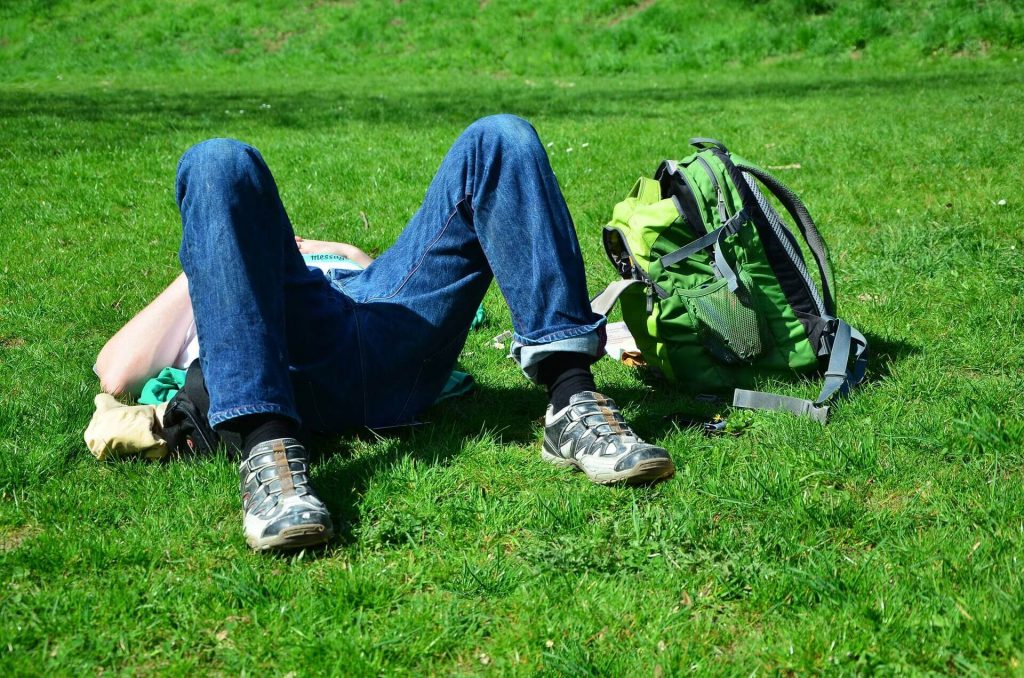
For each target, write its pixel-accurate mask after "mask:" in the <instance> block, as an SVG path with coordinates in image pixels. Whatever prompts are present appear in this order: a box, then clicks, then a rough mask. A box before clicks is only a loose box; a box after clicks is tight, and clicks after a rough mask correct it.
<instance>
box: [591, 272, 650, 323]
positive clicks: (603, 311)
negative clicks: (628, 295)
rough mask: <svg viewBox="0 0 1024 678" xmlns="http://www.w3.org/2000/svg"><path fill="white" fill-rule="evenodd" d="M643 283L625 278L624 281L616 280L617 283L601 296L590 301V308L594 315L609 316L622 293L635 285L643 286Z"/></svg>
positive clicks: (612, 284) (606, 289)
mask: <svg viewBox="0 0 1024 678" xmlns="http://www.w3.org/2000/svg"><path fill="white" fill-rule="evenodd" d="M642 284H643V282H642V281H640V280H637V279H635V278H625V279H623V280H616V281H615V282H613V283H611V284H610V285H608V287H606V288H604V291H602V292H601V293H600V294H598V295H597V296H596V297H594V298H593V299H591V300H590V308H591V309H592V310H593V311H594V313H598V314H600V315H604V316H606V315H608V313H609V312H610V311H611V310H612V308H613V307H614V306H615V302H616V301H618V300H619V297H621V296H622V293H623V292H625V291H626V290H627V289H628V288H630V287H632V286H633V285H642Z"/></svg>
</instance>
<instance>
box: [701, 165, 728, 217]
mask: <svg viewBox="0 0 1024 678" xmlns="http://www.w3.org/2000/svg"><path fill="white" fill-rule="evenodd" d="M697 160H699V161H700V164H701V167H703V168H704V171H705V172H707V175H708V179H711V185H712V186H714V187H715V194H716V195H717V196H718V218H719V219H720V220H721V221H722V223H721V225H722V226H725V222H727V221H729V212H728V210H726V209H725V195H724V194H723V193H722V186H721V184H719V183H718V177H716V176H715V171H714V170H713V169H711V165H709V164H708V161H707V160H705V159H704V158H702V157H700V156H699V155H698V156H697Z"/></svg>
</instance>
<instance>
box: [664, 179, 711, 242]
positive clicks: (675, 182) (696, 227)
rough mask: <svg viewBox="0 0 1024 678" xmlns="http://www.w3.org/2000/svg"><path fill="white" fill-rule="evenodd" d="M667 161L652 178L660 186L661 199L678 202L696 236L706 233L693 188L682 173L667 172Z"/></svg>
mask: <svg viewBox="0 0 1024 678" xmlns="http://www.w3.org/2000/svg"><path fill="white" fill-rule="evenodd" d="M669 169H670V165H669V163H668V161H665V162H662V163H661V165H659V166H658V170H657V171H656V172H655V173H654V178H655V179H657V180H658V184H659V185H660V186H661V197H662V198H673V197H674V198H675V199H676V200H677V201H678V202H679V209H680V210H681V211H682V213H683V219H685V220H686V223H687V224H689V225H690V228H692V229H693V232H694V233H696V234H697V235H698V236H700V235H704V234H705V233H707V232H708V230H709V229H708V227H707V225H706V224H705V223H704V219H703V218H702V217H701V211H700V209H699V208H698V207H697V200H696V198H695V197H694V193H693V187H692V186H690V184H689V181H688V180H687V179H686V175H685V174H684V173H683V172H680V171H678V170H677V171H675V172H671V171H669Z"/></svg>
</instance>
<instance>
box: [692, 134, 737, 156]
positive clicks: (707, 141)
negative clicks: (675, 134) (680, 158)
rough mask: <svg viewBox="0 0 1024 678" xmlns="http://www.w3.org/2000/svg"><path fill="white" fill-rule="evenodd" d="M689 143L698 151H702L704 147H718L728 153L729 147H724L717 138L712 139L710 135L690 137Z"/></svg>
mask: <svg viewBox="0 0 1024 678" xmlns="http://www.w3.org/2000/svg"><path fill="white" fill-rule="evenodd" d="M690 145H691V146H693V147H695V148H696V149H697V150H699V151H703V150H704V149H706V148H709V147H713V148H717V149H720V150H721V151H722V152H723V153H728V152H729V149H728V148H726V147H725V144H723V143H722V142H721V141H719V140H718V139H712V138H711V137H694V138H692V139H690Z"/></svg>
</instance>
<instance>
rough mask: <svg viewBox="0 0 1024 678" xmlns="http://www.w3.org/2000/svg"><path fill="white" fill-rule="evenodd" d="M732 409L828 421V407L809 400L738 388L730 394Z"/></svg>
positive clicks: (822, 421)
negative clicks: (786, 413) (773, 412)
mask: <svg viewBox="0 0 1024 678" xmlns="http://www.w3.org/2000/svg"><path fill="white" fill-rule="evenodd" d="M732 405H733V407H742V408H744V409H747V410H774V411H777V412H790V413H791V414H795V415H796V416H798V417H807V418H808V419H813V420H814V421H817V422H820V423H822V424H824V423H825V422H826V421H827V419H828V405H825V406H819V405H815V404H814V403H812V402H811V401H810V400H804V399H802V398H790V397H789V396H784V395H777V394H775V393H765V392H763V391H747V390H745V389H742V388H738V389H736V390H735V391H733V394H732Z"/></svg>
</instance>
